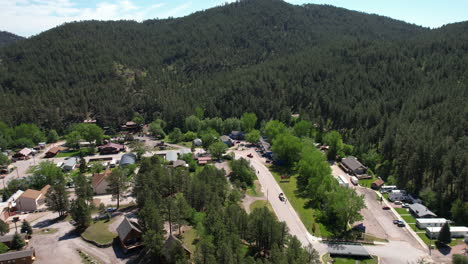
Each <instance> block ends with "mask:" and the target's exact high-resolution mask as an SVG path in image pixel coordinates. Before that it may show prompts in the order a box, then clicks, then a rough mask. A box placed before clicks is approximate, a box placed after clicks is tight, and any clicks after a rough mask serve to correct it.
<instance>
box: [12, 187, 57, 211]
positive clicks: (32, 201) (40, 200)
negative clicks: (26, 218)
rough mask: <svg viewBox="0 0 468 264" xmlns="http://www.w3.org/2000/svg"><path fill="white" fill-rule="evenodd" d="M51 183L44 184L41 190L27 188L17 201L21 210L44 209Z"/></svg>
mask: <svg viewBox="0 0 468 264" xmlns="http://www.w3.org/2000/svg"><path fill="white" fill-rule="evenodd" d="M49 188H50V185H46V186H44V188H42V189H41V190H40V191H36V190H32V189H27V190H26V191H25V192H24V193H23V194H22V195H21V196H20V197H19V198H18V200H17V201H16V205H17V207H18V210H19V211H26V212H27V211H36V210H40V209H43V208H44V207H45V206H46V205H45V201H46V194H47V191H48V190H49Z"/></svg>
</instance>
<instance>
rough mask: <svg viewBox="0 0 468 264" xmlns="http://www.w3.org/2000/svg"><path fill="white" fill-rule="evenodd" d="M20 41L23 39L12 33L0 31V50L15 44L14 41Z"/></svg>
mask: <svg viewBox="0 0 468 264" xmlns="http://www.w3.org/2000/svg"><path fill="white" fill-rule="evenodd" d="M22 39H24V38H23V37H21V36H18V35H15V34H13V33H10V32H7V31H0V48H1V47H3V46H6V45H8V44H12V43H15V42H16V41H18V40H22Z"/></svg>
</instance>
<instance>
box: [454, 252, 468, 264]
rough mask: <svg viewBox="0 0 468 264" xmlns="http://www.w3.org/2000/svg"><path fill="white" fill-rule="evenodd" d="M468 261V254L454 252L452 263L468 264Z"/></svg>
mask: <svg viewBox="0 0 468 264" xmlns="http://www.w3.org/2000/svg"><path fill="white" fill-rule="evenodd" d="M466 263H468V256H464V255H459V254H453V255H452V264H466Z"/></svg>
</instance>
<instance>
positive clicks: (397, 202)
mask: <svg viewBox="0 0 468 264" xmlns="http://www.w3.org/2000/svg"><path fill="white" fill-rule="evenodd" d="M393 203H394V204H396V205H401V201H394V202H393Z"/></svg>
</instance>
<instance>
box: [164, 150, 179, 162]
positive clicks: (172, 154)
mask: <svg viewBox="0 0 468 264" xmlns="http://www.w3.org/2000/svg"><path fill="white" fill-rule="evenodd" d="M166 160H167V161H176V160H177V151H175V150H171V151H168V152H167V153H166Z"/></svg>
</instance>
